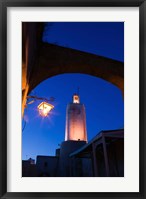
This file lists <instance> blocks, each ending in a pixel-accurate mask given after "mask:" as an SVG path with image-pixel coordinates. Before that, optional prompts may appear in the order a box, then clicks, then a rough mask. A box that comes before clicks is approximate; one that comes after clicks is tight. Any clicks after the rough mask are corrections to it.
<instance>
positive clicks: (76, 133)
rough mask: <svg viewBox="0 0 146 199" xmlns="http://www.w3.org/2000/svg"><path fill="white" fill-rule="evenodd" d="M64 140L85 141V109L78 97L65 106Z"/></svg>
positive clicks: (75, 96)
mask: <svg viewBox="0 0 146 199" xmlns="http://www.w3.org/2000/svg"><path fill="white" fill-rule="evenodd" d="M65 140H66V141H67V140H78V141H87V132H86V114H85V107H84V105H83V104H81V103H80V99H79V96H78V95H73V102H72V103H70V104H68V105H67V110H66V132H65Z"/></svg>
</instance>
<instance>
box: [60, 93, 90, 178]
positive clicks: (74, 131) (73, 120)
mask: <svg viewBox="0 0 146 199" xmlns="http://www.w3.org/2000/svg"><path fill="white" fill-rule="evenodd" d="M65 128H66V129H65V141H63V142H62V143H61V146H60V156H59V168H58V171H59V176H61V177H67V176H69V175H70V169H69V168H70V159H69V156H70V154H71V153H73V152H74V151H76V150H78V149H80V148H81V147H83V146H84V145H86V143H87V132H86V115H85V107H84V105H83V104H81V103H80V98H79V95H77V94H74V95H73V101H72V103H69V104H68V105H67V109H66V127H65Z"/></svg>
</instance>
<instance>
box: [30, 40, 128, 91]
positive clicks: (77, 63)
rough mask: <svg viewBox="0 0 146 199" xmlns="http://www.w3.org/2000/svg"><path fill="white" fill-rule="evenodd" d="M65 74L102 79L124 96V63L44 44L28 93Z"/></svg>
mask: <svg viewBox="0 0 146 199" xmlns="http://www.w3.org/2000/svg"><path fill="white" fill-rule="evenodd" d="M65 73H82V74H88V75H92V76H95V77H98V78H102V79H104V80H106V81H108V82H110V83H112V84H114V85H115V86H117V87H118V88H119V89H120V90H121V91H122V94H124V63H123V62H120V61H116V60H112V59H109V58H105V57H102V56H97V55H94V54H90V53H85V52H81V51H78V50H73V49H69V48H65V47H61V46H56V45H53V44H48V43H44V44H43V45H42V48H41V50H40V52H39V56H38V57H37V59H36V62H35V67H34V70H33V73H32V76H31V79H30V83H29V91H31V90H32V89H33V88H35V87H36V86H37V85H38V84H40V83H41V82H42V81H44V80H45V79H47V78H49V77H52V76H55V75H59V74H65Z"/></svg>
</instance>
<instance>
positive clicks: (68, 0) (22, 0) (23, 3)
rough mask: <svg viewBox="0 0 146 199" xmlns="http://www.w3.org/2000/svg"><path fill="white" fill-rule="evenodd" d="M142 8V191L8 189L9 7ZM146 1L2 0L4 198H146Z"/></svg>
mask: <svg viewBox="0 0 146 199" xmlns="http://www.w3.org/2000/svg"><path fill="white" fill-rule="evenodd" d="M47 6H58V7H66V6H73V7H90V6H94V7H96V6H97V7H139V15H140V21H139V24H140V30H139V31H140V38H139V41H140V63H139V66H140V68H139V69H140V96H139V99H140V104H139V108H140V109H139V110H140V128H139V132H140V145H139V146H140V150H139V151H140V156H139V157H140V162H139V164H140V171H139V173H140V175H139V176H140V191H139V192H138V193H134V192H133V193H131V192H128V193H116V192H112V193H107V192H106V193H99V192H97V193H96V192H94V193H83V192H82V193H67V192H66V193H52V192H51V193H14V192H13V193H12V192H11V193H8V192H7V125H8V124H7V100H9V99H7V8H8V7H47ZM145 54H146V1H145V0H83V1H81V0H1V2H0V110H1V111H0V197H1V198H64V197H66V198H84V197H87V198H91V197H95V198H113V197H114V198H120V199H122V198H132V199H133V198H141V199H142V198H146V189H145V181H146V169H145V167H146V147H145V146H144V143H145V141H146V135H145V130H146V122H145V119H146V105H145V101H146V92H145V87H146V80H145V78H146V69H145V68H146V60H145V56H144V55H145Z"/></svg>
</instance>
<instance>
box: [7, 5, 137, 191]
mask: <svg viewBox="0 0 146 199" xmlns="http://www.w3.org/2000/svg"><path fill="white" fill-rule="evenodd" d="M23 21H28V22H29V21H31V22H32V21H35V22H39V21H40V22H44V21H48V22H49V21H50V22H51V21H52V22H55V21H57V22H59V21H60V22H62V21H96V22H98V21H99V22H101V21H103V22H105V21H106V22H107V21H109V22H115V21H116V22H125V23H124V128H125V133H124V134H125V137H124V138H125V142H124V147H125V151H124V152H125V154H124V170H125V173H124V177H118V178H116V177H115V178H114V177H108V178H107V177H106V178H104V177H90V178H86V177H84V178H70V177H68V178H58V177H54V178H52V177H50V178H39V177H35V178H33V177H27V178H24V177H21V175H22V163H21V147H22V146H21V136H22V131H21V122H22V121H21V120H22V119H21V81H22V77H21V72H22V71H21V69H22V68H21V67H22V60H21V58H22V43H21V40H22V29H21V24H22V22H23ZM7 32H8V34H7V67H8V68H7V71H8V74H7V86H8V87H7V89H8V90H7V91H8V93H7V96H8V102H7V106H8V109H7V110H8V113H7V116H8V118H7V119H8V120H7V121H8V125H7V127H8V132H7V145H8V148H7V175H8V179H7V182H8V184H7V191H8V192H138V191H139V8H138V7H127V8H125V7H115V8H110V7H108V8H106V7H105V8H100V7H90V8H89V7H87V8H86V7H85V8H83V7H81V8H80V7H66V8H62V7H42V8H41V7H39V8H31V7H29V8H22V7H9V8H8V9H7ZM111 47H112V46H111Z"/></svg>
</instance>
